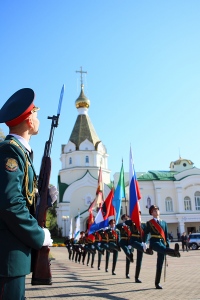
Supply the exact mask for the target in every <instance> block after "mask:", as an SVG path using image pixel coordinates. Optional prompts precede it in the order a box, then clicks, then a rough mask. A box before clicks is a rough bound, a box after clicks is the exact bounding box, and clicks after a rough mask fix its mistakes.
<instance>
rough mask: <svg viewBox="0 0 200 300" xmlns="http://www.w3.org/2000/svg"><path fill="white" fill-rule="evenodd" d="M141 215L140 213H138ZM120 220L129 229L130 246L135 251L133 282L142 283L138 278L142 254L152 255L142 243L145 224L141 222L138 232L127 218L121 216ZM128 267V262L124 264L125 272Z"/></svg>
mask: <svg viewBox="0 0 200 300" xmlns="http://www.w3.org/2000/svg"><path fill="white" fill-rule="evenodd" d="M139 213H140V215H141V212H139ZM121 219H122V220H123V221H124V222H125V224H126V225H128V226H129V227H130V230H131V237H130V241H129V243H130V245H131V246H132V247H133V248H134V249H136V250H137V260H136V268H135V282H136V283H142V281H141V279H140V278H139V275H140V270H141V266H142V258H143V253H145V254H150V255H152V254H153V251H152V250H151V249H146V243H144V242H143V234H144V229H145V223H142V222H141V228H140V231H139V230H138V228H137V227H136V225H135V223H134V222H133V221H132V220H131V219H130V218H129V217H128V216H127V215H123V216H122V217H121ZM129 266H130V262H128V261H127V262H126V272H128V270H129Z"/></svg>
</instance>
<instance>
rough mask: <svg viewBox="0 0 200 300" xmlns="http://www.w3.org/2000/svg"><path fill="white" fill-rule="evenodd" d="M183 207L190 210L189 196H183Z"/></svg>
mask: <svg viewBox="0 0 200 300" xmlns="http://www.w3.org/2000/svg"><path fill="white" fill-rule="evenodd" d="M184 208H185V210H192V203H191V199H190V198H189V197H185V198H184Z"/></svg>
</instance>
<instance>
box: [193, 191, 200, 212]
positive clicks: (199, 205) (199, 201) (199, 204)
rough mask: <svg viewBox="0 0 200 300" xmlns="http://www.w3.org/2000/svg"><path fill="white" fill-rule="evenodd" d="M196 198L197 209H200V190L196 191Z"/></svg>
mask: <svg viewBox="0 0 200 300" xmlns="http://www.w3.org/2000/svg"><path fill="white" fill-rule="evenodd" d="M194 199H195V208H196V210H200V192H196V193H195V194H194Z"/></svg>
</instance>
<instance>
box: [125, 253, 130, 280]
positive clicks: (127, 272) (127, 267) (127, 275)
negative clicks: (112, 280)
mask: <svg viewBox="0 0 200 300" xmlns="http://www.w3.org/2000/svg"><path fill="white" fill-rule="evenodd" d="M129 269H130V261H129V259H128V258H127V259H126V278H127V279H130V276H129Z"/></svg>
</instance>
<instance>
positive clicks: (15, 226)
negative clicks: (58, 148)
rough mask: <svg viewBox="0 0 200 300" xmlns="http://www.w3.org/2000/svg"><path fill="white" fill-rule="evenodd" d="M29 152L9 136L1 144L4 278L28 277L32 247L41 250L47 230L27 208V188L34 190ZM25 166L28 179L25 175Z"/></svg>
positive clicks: (0, 244) (0, 238)
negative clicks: (44, 229) (39, 224)
mask: <svg viewBox="0 0 200 300" xmlns="http://www.w3.org/2000/svg"><path fill="white" fill-rule="evenodd" d="M26 152H27V151H26V149H25V148H24V146H23V145H22V144H21V143H20V142H19V141H18V140H17V139H15V138H14V137H12V136H10V135H8V136H7V137H6V139H5V141H3V142H1V143H0V178H1V179H0V276H3V277H16V276H24V275H27V274H29V273H30V271H31V248H34V249H40V248H41V247H42V245H43V242H44V231H43V229H42V228H41V227H39V226H38V223H37V220H36V219H35V218H34V217H33V216H32V215H31V214H30V212H29V208H30V207H29V208H28V207H27V206H29V205H28V201H27V197H26V195H27V188H28V190H29V191H30V192H32V191H33V177H34V169H33V166H32V164H31V161H29V162H28V160H27V156H26ZM27 162H28V164H27ZM26 166H28V172H26V173H28V176H25V167H26ZM25 179H26V180H25ZM27 179H28V180H27ZM25 182H26V184H25Z"/></svg>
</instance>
